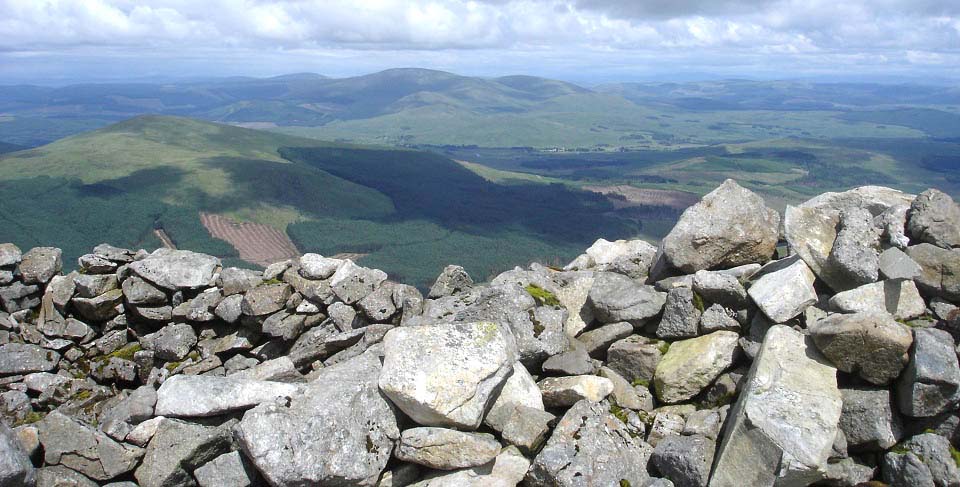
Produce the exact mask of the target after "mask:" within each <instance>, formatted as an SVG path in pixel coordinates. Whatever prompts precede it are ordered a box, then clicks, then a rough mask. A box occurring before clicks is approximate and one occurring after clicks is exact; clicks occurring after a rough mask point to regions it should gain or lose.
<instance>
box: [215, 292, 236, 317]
mask: <svg viewBox="0 0 960 487" xmlns="http://www.w3.org/2000/svg"><path fill="white" fill-rule="evenodd" d="M213 314H215V315H216V316H217V318H220V319H221V320H223V321H226V322H227V323H236V322H237V320H239V319H240V316H242V315H243V295H242V294H233V295H230V296H227V297H225V298H223V301H220V304H218V305H217V307H216V308H214V310H213Z"/></svg>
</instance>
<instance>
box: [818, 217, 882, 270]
mask: <svg viewBox="0 0 960 487" xmlns="http://www.w3.org/2000/svg"><path fill="white" fill-rule="evenodd" d="M879 251H880V228H878V227H876V226H875V225H874V223H873V215H872V214H870V212H869V211H867V210H866V209H865V208H859V207H857V208H849V209H846V210H844V211H843V212H841V213H840V230H839V231H838V232H837V238H836V239H835V240H834V241H833V248H832V249H831V251H830V255H829V256H828V257H827V263H828V265H829V266H830V268H831V269H832V270H833V271H835V272H836V274H837V275H838V276H839V277H840V278H841V279H843V280H844V282H849V283H852V284H867V283H871V282H875V281H876V280H877V279H879V278H880V252H879Z"/></svg>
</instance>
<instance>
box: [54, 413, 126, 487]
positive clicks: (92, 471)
mask: <svg viewBox="0 0 960 487" xmlns="http://www.w3.org/2000/svg"><path fill="white" fill-rule="evenodd" d="M37 429H38V430H39V433H40V444H42V445H43V459H44V461H45V462H46V463H47V465H63V466H65V467H68V468H70V469H72V470H76V471H77V472H80V473H82V474H84V475H86V476H87V477H90V478H92V479H95V480H109V479H112V478H114V477H117V476H119V475H122V474H124V473H126V472H129V471H131V470H133V468H134V467H136V466H137V462H138V461H139V460H140V456H141V455H143V451H142V450H140V449H139V448H136V447H128V446H125V445H123V444H120V443H117V442H115V441H113V440H112V439H110V438H109V437H107V435H105V434H103V433H100V432H99V431H95V430H93V429H91V428H89V427H87V426H85V425H83V424H81V423H79V422H78V421H76V420H74V419H72V418H70V417H68V416H65V415H64V414H61V413H60V412H59V411H53V412H51V413H50V414H48V415H47V416H46V417H45V418H43V420H42V421H40V422H39V423H37Z"/></svg>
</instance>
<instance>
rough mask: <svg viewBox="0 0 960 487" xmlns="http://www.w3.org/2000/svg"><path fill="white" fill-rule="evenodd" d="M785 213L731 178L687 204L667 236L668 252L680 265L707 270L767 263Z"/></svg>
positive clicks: (683, 268)
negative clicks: (770, 206)
mask: <svg viewBox="0 0 960 487" xmlns="http://www.w3.org/2000/svg"><path fill="white" fill-rule="evenodd" d="M779 228H780V215H779V214H778V213H777V212H776V211H775V210H772V209H770V208H767V206H766V205H765V204H764V202H763V198H761V197H760V196H758V195H756V194H755V193H753V192H751V191H750V190H747V189H745V188H742V187H740V186H739V185H738V184H737V183H736V182H735V181H734V180H732V179H728V180H726V181H724V182H723V184H722V185H720V187H718V188H717V189H715V190H713V191H712V192H710V193H708V194H707V195H706V196H704V197H703V199H701V200H700V202H699V203H697V204H696V205H693V206H691V207H689V208H687V209H686V210H685V211H684V212H683V215H681V216H680V220H679V221H678V222H677V224H676V226H674V227H673V229H672V230H671V231H670V233H669V234H668V235H667V236H666V237H664V239H663V241H662V243H661V246H662V248H663V256H664V257H665V258H666V259H667V260H668V261H669V262H670V264H672V265H673V267H676V268H677V269H680V270H681V271H683V272H684V273H687V274H692V273H694V272H696V271H699V270H701V269H712V268H717V267H734V266H738V265H742V264H750V263H755V262H766V261H767V260H769V259H770V256H772V255H773V252H774V249H775V248H776V246H777V238H778V236H779Z"/></svg>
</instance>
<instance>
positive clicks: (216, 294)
mask: <svg viewBox="0 0 960 487" xmlns="http://www.w3.org/2000/svg"><path fill="white" fill-rule="evenodd" d="M222 300H223V295H222V294H220V290H219V289H216V288H211V289H207V290H206V291H204V292H202V293H200V294H198V295H197V296H196V297H194V298H193V299H191V300H190V301H187V302H186V303H184V304H183V305H181V306H186V309H185V310H184V311H185V313H184V315H183V317H184V318H186V319H187V320H188V321H192V322H194V323H206V322H208V321H213V320H215V319H216V315H215V314H214V310H215V309H216V308H217V305H219V304H220V301H222Z"/></svg>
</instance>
